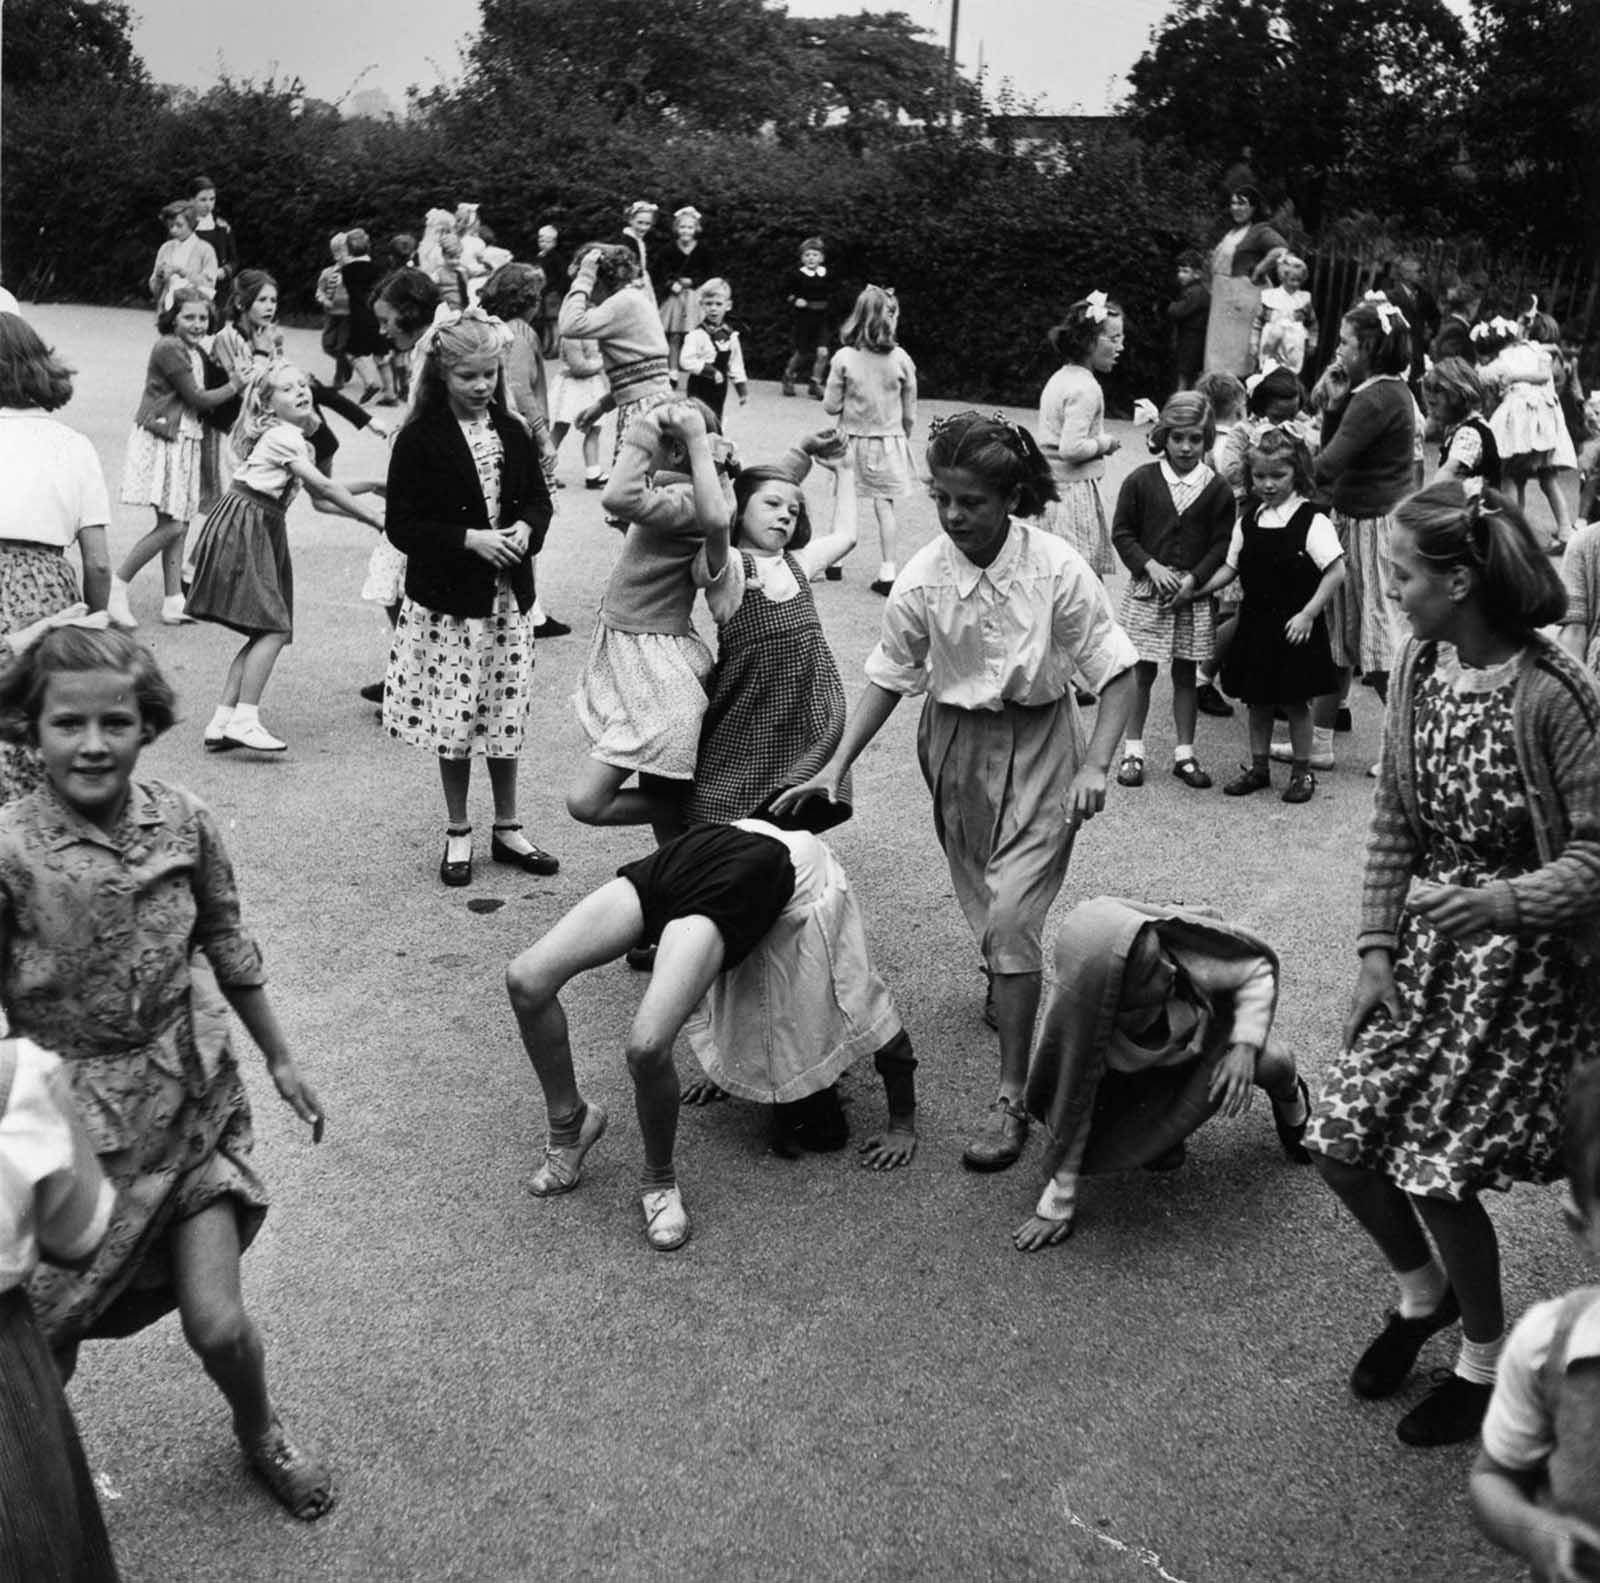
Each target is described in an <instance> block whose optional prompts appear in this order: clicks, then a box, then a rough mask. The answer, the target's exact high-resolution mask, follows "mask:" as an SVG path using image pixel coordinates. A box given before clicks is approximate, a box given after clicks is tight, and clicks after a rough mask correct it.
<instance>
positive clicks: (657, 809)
mask: <svg viewBox="0 0 1600 1583" xmlns="http://www.w3.org/2000/svg"><path fill="white" fill-rule="evenodd" d="M631 773H632V771H631V770H626V769H621V768H619V767H618V766H617V765H615V764H605V763H602V762H601V761H600V760H599V759H596V758H586V759H584V761H583V762H582V764H581V765H580V766H579V768H578V773H577V774H576V775H574V776H573V778H572V784H571V785H570V786H569V787H568V788H567V812H568V813H569V814H571V815H572V817H573V818H574V819H576V820H577V821H578V823H579V824H595V825H620V824H649V825H653V824H657V823H660V824H662V825H663V826H666V827H670V828H671V830H672V832H673V833H674V834H676V832H677V826H678V823H679V822H680V821H681V818H682V810H681V802H682V797H681V795H680V796H679V797H677V798H672V797H669V796H667V795H664V794H663V793H661V792H659V791H656V790H652V789H650V788H648V787H646V786H644V785H641V786H639V787H637V788H634V787H630V788H629V789H628V790H627V791H624V790H623V789H622V783H623V782H624V781H625V780H627V778H628V776H629V775H630V774H631ZM660 784H662V783H661V782H659V781H657V785H660ZM666 784H675V783H666ZM683 784H684V787H685V789H686V790H687V787H688V783H687V782H684V783H683Z"/></svg>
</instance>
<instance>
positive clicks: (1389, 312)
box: [1361, 291, 1411, 335]
mask: <svg viewBox="0 0 1600 1583" xmlns="http://www.w3.org/2000/svg"><path fill="white" fill-rule="evenodd" d="M1361 300H1362V302H1364V303H1365V304H1366V305H1367V306H1368V307H1369V308H1371V309H1372V310H1373V312H1375V313H1376V314H1377V315H1378V327H1379V329H1381V330H1382V331H1383V333H1384V334H1385V335H1392V334H1393V333H1394V328H1395V326H1396V325H1397V324H1398V325H1399V326H1400V328H1401V329H1402V330H1409V329H1410V328H1411V321H1410V320H1409V319H1407V318H1406V316H1405V315H1404V314H1403V313H1402V312H1401V311H1400V310H1399V309H1398V308H1397V307H1396V306H1395V305H1394V304H1393V303H1392V302H1390V301H1389V297H1388V294H1387V293H1386V292H1382V291H1369V292H1368V293H1367V294H1366V295H1365V296H1364V297H1362V299H1361Z"/></svg>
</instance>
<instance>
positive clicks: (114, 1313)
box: [0, 626, 334, 1522]
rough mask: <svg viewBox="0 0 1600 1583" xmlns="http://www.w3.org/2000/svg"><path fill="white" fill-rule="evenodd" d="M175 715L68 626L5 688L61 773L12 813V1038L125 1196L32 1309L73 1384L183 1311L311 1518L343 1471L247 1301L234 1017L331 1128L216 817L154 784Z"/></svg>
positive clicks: (115, 658)
mask: <svg viewBox="0 0 1600 1583" xmlns="http://www.w3.org/2000/svg"><path fill="white" fill-rule="evenodd" d="M175 712H176V701H175V699H174V697H173V694H172V689H171V688H170V687H169V686H168V685H167V682H166V680H165V678H164V677H163V676H162V675H161V672H160V670H159V669H158V668H157V666H156V663H155V660H154V659H153V658H152V657H151V655H150V652H149V650H148V649H145V648H143V647H141V646H140V645H139V644H138V643H136V642H135V641H134V640H133V639H132V638H130V637H128V636H127V635H126V634H124V633H121V632H110V631H86V630H84V629H82V628H80V627H76V626H65V627H62V628H61V629H59V630H57V631H54V632H50V633H48V634H47V635H46V636H45V637H44V638H43V639H42V641H40V642H39V643H38V644H37V645H35V646H34V647H33V648H32V649H31V650H30V651H29V652H28V654H27V656H26V658H24V659H23V660H21V661H20V662H18V663H17V664H15V665H13V666H12V667H10V669H8V670H7V671H6V673H5V675H4V677H3V678H0V731H3V732H4V734H5V735H6V736H7V737H9V738H11V739H13V740H20V739H25V740H27V741H29V742H31V743H32V744H33V745H34V746H35V747H36V748H37V749H38V752H39V756H40V758H41V759H42V760H43V761H44V767H45V774H46V777H47V780H46V784H45V785H43V786H41V787H40V788H39V789H38V790H37V791H35V792H31V793H29V794H28V796H26V797H23V798H21V799H20V800H19V801H17V802H14V803H12V804H10V805H9V806H8V807H7V808H6V809H5V810H4V812H3V813H0V962H3V963H4V967H3V969H0V1001H3V1003H4V1008H5V1014H6V1016H7V1018H8V1019H9V1021H10V1025H11V1029H12V1031H13V1032H14V1033H16V1034H19V1035H21V1036H23V1037H25V1038H28V1039H31V1040H33V1041H34V1042H35V1043H36V1044H39V1045H41V1046H43V1047H45V1048H47V1049H51V1050H54V1051H55V1052H56V1053H57V1054H59V1055H60V1057H61V1059H62V1061H63V1062H64V1063H65V1065H66V1069H67V1074H68V1077H69V1080H70V1083H71V1088H72V1097H73V1101H74V1103H75V1105H76V1108H77V1114H78V1118H79V1120H80V1121H82V1122H83V1125H84V1128H85V1130H86V1131H87V1133H88V1135H89V1142H90V1144H91V1145H92V1147H93V1148H94V1151H95V1153H96V1155H97V1156H98V1157H99V1160H100V1164H101V1167H102V1168H103V1169H104V1171H105V1174H106V1176H107V1177H108V1178H109V1179H110V1181H111V1184H112V1186H113V1187H114V1188H116V1190H117V1200H116V1207H115V1209H114V1211H113V1213H112V1218H111V1229H110V1232H109V1233H108V1235H107V1236H106V1239H105V1241H104V1242H103V1243H102V1244H101V1245H100V1248H99V1250H98V1251H97V1252H96V1253H95V1255H94V1257H93V1259H92V1260H90V1261H89V1262H88V1263H87V1264H85V1265H83V1266H81V1267H74V1268H71V1269H69V1268H66V1267H65V1266H62V1265H51V1264H47V1265H43V1266H41V1267H40V1269H39V1271H38V1272H37V1273H36V1274H35V1275H34V1277H33V1278H32V1280H31V1281H30V1282H29V1286H28V1296H29V1298H30V1300H31V1302H32V1305H33V1310H34V1313H35V1314H36V1315H37V1316H38V1321H39V1327H40V1329H41V1330H42V1331H43V1332H44V1336H45V1339H46V1341H47V1342H48V1343H49V1345H50V1347H51V1350H52V1351H53V1352H54V1353H55V1357H56V1363H57V1366H58V1367H59V1368H60V1370H61V1373H62V1376H63V1378H70V1377H71V1375H72V1372H73V1369H74V1367H75V1365H76V1362H77V1355H78V1347H79V1345H80V1344H81V1343H82V1342H84V1341H88V1340H95V1339H106V1338H111V1337H116V1336H127V1335H132V1334H133V1333H134V1332H135V1331H138V1330H142V1329H144V1328H145V1326H147V1325H150V1324H153V1323H154V1322H155V1321H156V1320H157V1319H160V1318H161V1317H162V1316H163V1315H164V1314H167V1313H169V1312H171V1310H172V1309H174V1308H176V1309H177V1310H178V1311H179V1313H180V1314H181V1316H182V1319H183V1332H184V1336H185V1338H186V1339H187V1341H188V1342H189V1345H190V1346H191V1347H192V1348H193V1349H194V1351H195V1353H196V1354H197V1355H198V1356H199V1358H200V1361H201V1363H202V1364H203V1365H204V1366H205V1370H206V1372H207V1373H208V1374H209V1375H210V1376H211V1378H212V1379H213V1380H214V1381H215V1382H216V1384H217V1387H218V1388H219V1389H220V1390H221V1392H222V1394H223V1395H224V1396H225V1397H226V1398H227V1402H228V1405H229V1407H230V1408H231V1409H232V1413H233V1427H234V1433H235V1434H236V1435H237V1437H238V1440H239V1443H240V1446H241V1448H242V1449H243V1451H244V1453H245V1456H246V1457H247V1458H248V1460H249V1462H250V1465H251V1467H252V1468H253V1469H254V1471H255V1472H256V1474H257V1475H258V1477H260V1478H261V1479H262V1481H263V1482H264V1483H265V1484H266V1485H267V1486H268V1488H270V1489H271V1491H272V1493H273V1494H274V1495H276V1496H277V1498H278V1499H279V1500H280V1501H281V1502H282V1503H283V1504H284V1505H285V1506H286V1507H287V1508H288V1509H289V1511H290V1512H291V1513H292V1514H293V1515H294V1516H296V1517H299V1518H302V1519H303V1520H305V1521H308V1522H309V1521H313V1520H315V1519H316V1518H318V1517H321V1516H322V1515H323V1514H324V1513H325V1512H327V1511H329V1510H331V1508H332V1506H333V1502H334V1497H333V1488H332V1482H331V1479H330V1476H329V1473H328V1468H327V1465H326V1464H325V1463H324V1462H323V1461H322V1459H321V1458H320V1457H318V1456H316V1455H314V1454H313V1453H312V1452H310V1451H309V1450H307V1449H306V1448H304V1447H303V1446H299V1445H297V1444H295V1442H294V1441H292V1440H291V1439H290V1438H289V1437H288V1435H287V1434H286V1433H285V1431H284V1427H283V1424H282V1423H281V1421H280V1420H279V1418H278V1415H277V1412H276V1411H275V1410H274V1407H273V1404H272V1398H271V1395H270V1393H269V1391H268V1388H267V1377H266V1348H265V1345H264V1343H263V1340H262V1337H261V1333H260V1331H259V1330H258V1329H257V1328H256V1325H255V1322H254V1321H253V1320H252V1319H251V1317H250V1315H249V1313H248V1312H247V1311H246V1309H245V1307H244V1303H243V1300H242V1298H241V1296H240V1292H239V1260H240V1255H241V1253H242V1252H243V1250H244V1249H245V1248H247V1247H249V1245H250V1243H251V1241H252V1239H253V1238H254V1236H255V1234H256V1232H257V1231H258V1230H259V1229H260V1226H261V1221H262V1218H263V1217H264V1216H265V1214H266V1210H267V1202H268V1199H267V1190H266V1186H265V1184H264V1183H263V1182H262V1180H261V1178H260V1176H258V1175H257V1173H256V1171H255V1167H254V1163H253V1142H254V1137H253V1129H252V1125H251V1117H250V1101H249V1098H248V1096H247V1094H246V1092H245V1086H244V1080H243V1078H242V1077H241V1075H240V1072H239V1068H238V1065H237V1063H236V1061H235V1059H234V1054H233V1051H232V1049H231V1048H230V1043H229V1022H228V1015H227V1013H228V1008H229V1007H231V1008H232V1009H233V1011H234V1013H235V1014H236V1015H237V1016H238V1018H239V1020H240V1022H242V1023H243V1024H244V1026H245V1028H246V1029H247V1030H248V1031H249V1033H250V1036H251V1038H252V1039H253V1040H254V1041H255V1043H256V1044H257V1045H258V1046H259V1047H260V1050H261V1053H262V1054H263V1056H264V1057H265V1058H266V1063H267V1071H268V1072H269V1073H270V1074H271V1077H272V1080H273V1083H274V1085H275V1086H276V1087H277V1090H278V1092H279V1094H280V1095H282V1097H283V1099H284V1102H285V1103H286V1104H288V1105H289V1106H290V1108H291V1109H292V1110H293V1111H294V1112H295V1114H296V1115H297V1116H299V1117H300V1119H301V1120H302V1121H304V1122H306V1123H307V1125H309V1126H311V1127H312V1128H313V1129H314V1130H313V1133H312V1138H313V1141H316V1140H317V1139H320V1138H321V1136H322V1123H323V1112H322V1106H321V1104H320V1103H319V1101H318V1099H317V1096H316V1094H315V1092H314V1091H313V1089H312V1087H311V1085H310V1084H309V1083H308V1082H306V1080H305V1078H304V1077H303V1076H301V1074H300V1070H299V1068H298V1066H297V1065H296V1063H295V1060H294V1056H293V1054H292V1053H291V1051H290V1049H289V1045H288V1041H287V1040H286V1039H285V1037H284V1034H283V1030H282V1029H281V1028H280V1026H279V1025H278V1020H277V1017H276V1015H275V1014H274V1012H273V1009H272V1006H271V1004H270V1002H269V1001H268V999H267V993H266V989H265V974H264V973H263V970H262V965H261V952H260V950H259V949H258V948H257V946H256V943H255V941H254V940H253V939H252V938H251V936H250V934H249V933H248V932H247V931H246V930H245V928H244V926H243V924H242V923H241V921H240V917H239V896H238V892H237V890H236V889H235V886H234V879H233V869H232V866H231V865H230V863H229V861H228V855H227V852H226V850H225V848H224V846H223V843H222V832H221V829H220V827H219V826H218V823H217V820H216V818H215V817H214V815H213V814H212V813H211V811H210V810H209V809H208V808H206V807H205V806H204V804H202V803H201V802H200V801H199V800H198V799H197V798H195V797H194V796H192V795H191V794H190V793H189V792H187V791H184V790H183V789H182V788H181V787H177V786H169V785H166V784H164V783H162V782H160V781H153V780H144V779H136V778H135V771H136V769H137V767H138V760H139V754H140V752H141V750H142V749H143V747H144V746H145V745H146V744H147V743H149V742H153V741H154V740H155V739H156V738H157V737H158V736H160V735H161V734H162V732H164V731H166V730H167V728H168V727H170V726H171V725H172V722H173V718H174V715H175ZM219 988H220V991H221V993H220V995H219V993H218V989H219Z"/></svg>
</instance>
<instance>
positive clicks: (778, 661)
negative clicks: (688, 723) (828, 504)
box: [689, 431, 856, 829]
mask: <svg viewBox="0 0 1600 1583" xmlns="http://www.w3.org/2000/svg"><path fill="white" fill-rule="evenodd" d="M812 455H815V456H817V457H818V459H819V460H821V461H822V463H823V465H824V466H826V467H828V468H830V469H832V470H833V471H834V472H835V473H836V474H837V476H838V485H837V487H836V489H835V498H836V500H837V502H838V505H837V508H836V510H835V512H834V519H833V532H831V533H830V534H828V535H827V537H826V538H821V539H813V538H812V537H811V519H810V517H809V516H808V514H807V512H806V500H805V495H804V493H803V492H802V490H801V487H800V486H801V480H803V479H804V477H805V476H806V473H807V472H809V471H810V467H811V461H810V457H811V456H812ZM854 465H855V464H854V457H853V455H852V453H851V451H850V448H849V447H848V446H847V445H845V444H844V443H843V442H842V441H841V440H840V439H839V437H838V435H836V434H834V433H832V432H831V431H825V432H824V433H822V434H817V435H812V436H810V437H809V438H808V439H807V440H806V442H805V446H804V448H803V449H802V450H800V451H791V452H790V453H789V455H788V456H786V457H785V458H784V459H783V461H781V462H778V463H774V464H773V465H771V466H762V467H747V468H745V469H743V470H742V471H741V472H740V474H739V476H738V478H737V479H736V480H735V482H734V486H733V499H734V510H735V517H734V526H733V550H734V552H735V553H733V554H731V555H730V556H729V557H728V570H729V572H730V573H731V576H729V577H726V578H724V579H722V581H721V582H720V583H719V584H718V586H717V587H715V588H713V589H712V590H711V591H710V592H709V593H708V594H707V598H706V602H707V603H708V604H709V605H710V606H711V614H712V616H713V617H714V618H715V620H716V622H717V664H716V669H715V670H714V671H713V672H712V676H711V686H710V694H711V697H710V701H709V702H708V703H707V705H706V713H705V720H704V721H703V723H702V725H701V728H700V751H699V754H698V756H697V758H696V760H695V767H694V791H693V793H692V794H691V796H690V799H689V822H690V823H691V824H702V823H712V824H727V823H730V822H731V821H732V820H735V819H745V818H748V817H750V816H751V815H755V814H761V816H762V817H765V813H764V812H763V810H764V809H765V805H766V803H767V802H768V800H769V799H770V798H771V797H772V796H773V795H774V794H775V793H777V792H780V791H782V790H783V789H784V788H785V787H786V786H795V785H798V784H799V783H800V782H801V781H803V780H809V779H810V778H811V776H812V775H814V774H815V773H816V772H817V771H818V770H819V769H821V768H822V766H823V765H824V764H826V763H827V762H828V759H829V758H830V757H831V756H832V754H833V750H834V749H835V748H836V747H838V745H839V739H840V737H842V736H843V735H844V722H845V701H844V682H843V680H842V678H841V677H840V675H839V666H838V662H837V661H836V660H835V659H834V657H833V651H832V650H831V649H830V648H829V647H828V640H827V638H826V637H825V636H824V635H823V631H822V623H821V621H819V620H818V619H817V606H816V601H815V600H813V599H812V597H811V588H810V584H811V582H812V581H814V580H815V579H816V578H818V577H820V576H821V575H822V574H823V573H824V572H825V571H826V570H827V568H828V567H830V566H832V565H833V564H834V562H835V561H837V560H838V559H839V558H840V557H841V556H843V555H846V554H848V553H849V551H850V550H851V549H852V548H853V547H854V545H855V542H856V502H855V491H854V488H853V481H852V479H851V473H852V471H853V469H854ZM838 804H839V806H838V808H837V809H834V808H833V805H831V804H829V805H826V806H828V807H829V808H830V810H831V811H832V813H833V816H832V817H829V818H828V819H827V820H826V821H825V825H831V824H834V823H838V822H840V821H842V820H843V819H846V818H848V817H849V813H850V789H849V779H848V777H846V779H845V780H844V781H843V782H842V783H841V786H840V791H839V798H838ZM825 825H817V826H813V828H818V829H820V828H825Z"/></svg>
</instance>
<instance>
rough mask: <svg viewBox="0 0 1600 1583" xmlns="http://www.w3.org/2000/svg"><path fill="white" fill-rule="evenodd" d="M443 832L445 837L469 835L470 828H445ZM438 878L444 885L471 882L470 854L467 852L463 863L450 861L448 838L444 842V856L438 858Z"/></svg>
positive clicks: (467, 883)
mask: <svg viewBox="0 0 1600 1583" xmlns="http://www.w3.org/2000/svg"><path fill="white" fill-rule="evenodd" d="M445 834H446V836H447V837H450V836H464V835H471V834H472V831H471V829H470V828H469V829H466V830H447V831H446V832H445ZM439 878H440V879H441V880H442V881H443V882H444V883H445V884H446V885H457V886H459V885H470V884H471V883H472V857H471V854H470V853H469V854H468V856H467V859H466V861H465V862H464V863H452V862H451V861H450V842H449V840H448V839H446V841H445V844H444V856H443V857H442V858H440V859H439Z"/></svg>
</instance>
